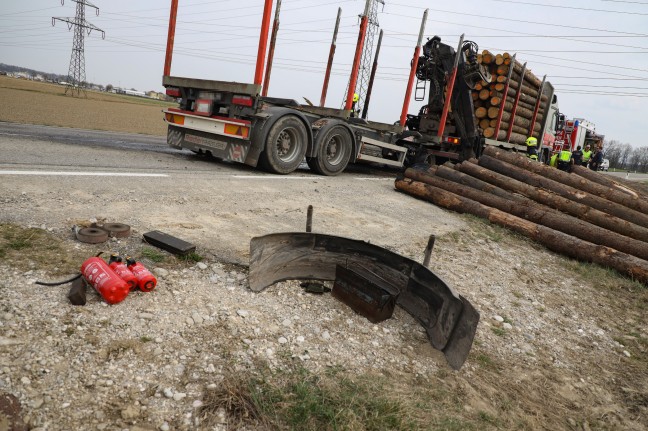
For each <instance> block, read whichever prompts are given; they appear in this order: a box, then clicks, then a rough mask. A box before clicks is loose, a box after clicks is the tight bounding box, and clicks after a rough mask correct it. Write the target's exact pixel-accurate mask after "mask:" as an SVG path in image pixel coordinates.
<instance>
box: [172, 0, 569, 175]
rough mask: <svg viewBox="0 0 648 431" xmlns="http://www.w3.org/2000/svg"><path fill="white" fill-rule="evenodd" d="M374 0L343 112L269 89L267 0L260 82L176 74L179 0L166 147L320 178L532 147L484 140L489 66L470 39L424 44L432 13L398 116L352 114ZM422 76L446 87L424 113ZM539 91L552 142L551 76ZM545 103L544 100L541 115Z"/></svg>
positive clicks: (554, 112)
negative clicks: (301, 170)
mask: <svg viewBox="0 0 648 431" xmlns="http://www.w3.org/2000/svg"><path fill="white" fill-rule="evenodd" d="M369 3H370V0H367V2H366V6H365V13H364V15H362V17H361V25H360V36H359V38H358V41H359V42H358V46H357V47H356V53H355V58H354V62H353V67H352V72H351V78H350V85H349V91H348V99H347V103H346V106H345V109H333V108H326V107H318V106H312V105H302V104H299V103H297V102H296V101H294V100H292V99H288V98H277V97H265V96H263V95H262V83H263V70H264V63H265V52H266V49H267V40H268V33H269V22H270V14H271V10H272V0H265V10H264V15H263V22H262V26H261V36H260V41H259V51H258V55H257V65H256V73H255V79H254V83H238V82H224V81H213V80H205V79H193V78H183V77H175V76H170V69H171V59H172V54H173V41H174V34H175V21H176V15H177V5H178V0H172V5H171V17H170V22H169V37H168V41H167V56H166V60H165V68H164V76H163V81H162V83H163V85H164V87H165V88H166V93H167V95H169V96H172V97H174V98H177V100H178V101H179V106H178V107H177V108H169V109H166V110H164V115H165V121H166V122H167V123H168V134H167V141H168V143H169V145H170V146H172V147H174V148H186V149H189V150H192V151H194V152H196V153H207V154H210V155H212V156H214V157H216V158H220V159H224V160H230V161H235V162H241V163H245V164H247V165H250V166H261V167H263V168H264V169H266V170H268V171H270V172H273V173H277V174H288V173H290V172H293V171H294V170H295V169H297V168H298V166H299V165H300V164H301V163H302V161H303V160H304V158H305V159H306V161H307V163H308V166H309V167H310V168H311V169H312V170H313V171H315V172H317V173H318V174H322V175H336V174H339V173H340V172H342V171H344V169H345V168H346V167H347V165H348V164H349V163H356V162H361V161H367V162H375V163H380V164H383V165H389V166H395V167H403V166H407V165H409V164H414V163H417V162H427V163H441V162H443V161H445V160H457V161H459V160H465V159H467V158H470V157H474V156H479V155H480V154H481V151H482V149H483V148H484V145H495V146H498V147H503V148H509V149H514V150H518V151H525V150H526V148H525V147H524V146H521V145H516V144H513V143H511V142H510V141H509V140H508V137H506V138H505V139H501V138H500V139H486V138H484V136H483V133H482V130H481V129H480V128H479V126H478V122H477V119H476V118H475V114H474V107H473V101H472V98H471V94H470V93H471V91H472V88H474V85H475V83H476V82H478V81H480V80H485V79H488V78H489V77H488V76H487V75H488V73H487V71H485V70H484V69H483V67H482V66H481V65H480V64H477V62H476V61H475V58H476V50H477V46H476V44H474V43H473V42H469V41H465V42H464V40H463V36H462V37H461V41H460V42H459V45H458V47H457V49H456V50H455V49H454V48H453V47H451V46H449V45H446V44H443V43H441V39H440V38H438V37H434V38H432V39H431V40H429V41H428V42H427V43H426V44H425V45H424V46H422V45H421V42H422V39H423V33H424V29H425V22H426V21H427V10H426V11H425V13H424V16H423V21H422V24H421V29H420V33H419V39H418V43H417V45H416V47H415V50H414V56H413V59H412V64H411V71H410V76H409V81H408V86H407V89H406V92H405V99H404V103H403V109H402V114H401V118H400V121H399V122H397V123H395V124H384V123H377V122H372V121H367V120H364V119H361V118H355V117H354V116H352V115H351V113H352V110H351V106H352V101H351V98H352V95H353V93H354V91H353V89H354V88H355V82H356V79H357V74H358V67H359V58H360V53H361V51H362V41H363V40H364V36H365V32H366V27H367V11H368V8H369ZM421 49H423V53H422V55H421ZM415 77H416V78H417V79H418V80H419V81H428V82H434V85H435V86H436V87H435V88H445V89H446V91H445V92H444V91H440V92H434V93H433V92H432V91H430V94H429V98H428V100H427V102H428V103H427V104H426V105H425V106H424V107H423V108H422V109H421V111H420V112H419V114H417V115H408V114H407V110H408V107H409V102H410V99H411V95H412V87H413V85H414V78H415ZM520 88H522V86H521V85H520ZM540 93H541V94H542V95H544V96H546V97H544V96H543V97H544V100H549V102H548V103H546V104H545V107H544V109H543V110H542V111H541V114H542V119H543V120H542V121H541V136H543V137H544V139H543V140H542V141H543V142H546V145H552V144H553V137H554V136H555V129H556V127H555V126H556V119H557V115H558V110H557V99H556V97H555V94H554V92H553V87H552V86H551V84H549V83H548V82H547V83H545V85H543V87H542V89H541V91H540ZM445 94H449V95H450V97H446V96H445ZM539 109H540V96H538V103H537V105H536V114H537V112H538V110H539ZM511 122H512V121H511ZM498 127H499V126H498ZM509 135H510V131H509Z"/></svg>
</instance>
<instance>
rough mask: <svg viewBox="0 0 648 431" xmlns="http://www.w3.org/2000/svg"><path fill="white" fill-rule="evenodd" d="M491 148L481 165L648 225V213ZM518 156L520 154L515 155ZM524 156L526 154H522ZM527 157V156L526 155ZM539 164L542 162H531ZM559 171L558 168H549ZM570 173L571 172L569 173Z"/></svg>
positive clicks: (482, 159)
mask: <svg viewBox="0 0 648 431" xmlns="http://www.w3.org/2000/svg"><path fill="white" fill-rule="evenodd" d="M489 149H491V148H487V149H485V150H484V153H483V154H482V155H481V157H480V158H479V166H482V167H485V168H487V169H490V170H492V171H495V172H498V173H500V174H503V175H506V176H507V177H511V178H514V179H516V180H518V181H521V182H523V183H526V184H529V185H530V186H533V187H539V188H543V189H545V190H550V191H552V192H554V193H557V194H559V195H560V196H562V197H565V198H567V199H571V200H573V201H574V202H579V203H582V204H584V205H587V206H590V207H592V208H596V209H597V210H599V211H603V212H605V213H608V214H610V215H613V216H616V217H619V218H621V219H623V220H626V221H629V222H630V223H634V224H637V225H639V226H643V227H648V215H646V214H643V213H640V212H638V211H635V210H633V209H630V208H628V207H625V206H623V205H619V204H617V203H615V202H612V201H609V200H607V199H605V198H602V197H600V196H596V195H593V194H591V193H587V192H584V191H582V190H579V189H577V188H574V187H572V186H569V185H567V184H563V183H562V182H560V181H556V180H554V179H551V178H549V177H545V176H543V175H541V174H537V173H534V172H532V171H530V170H526V169H523V168H520V167H519V166H516V165H513V164H511V163H507V162H506V161H505V160H504V159H503V158H496V157H492V156H491V155H492V154H493V153H496V154H497V153H501V152H502V151H498V152H493V151H487V150H489ZM515 156H516V157H517V156H518V155H515ZM520 157H524V156H520ZM525 158H526V157H525ZM531 163H535V164H538V165H541V163H538V162H531ZM547 168H548V169H552V170H555V171H557V170H558V169H556V168H549V167H547ZM567 175H569V174H567Z"/></svg>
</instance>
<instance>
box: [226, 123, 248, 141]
mask: <svg viewBox="0 0 648 431" xmlns="http://www.w3.org/2000/svg"><path fill="white" fill-rule="evenodd" d="M225 133H227V134H228V135H236V136H240V137H242V138H247V137H248V136H249V135H250V128H249V127H247V126H238V125H236V124H226V125H225Z"/></svg>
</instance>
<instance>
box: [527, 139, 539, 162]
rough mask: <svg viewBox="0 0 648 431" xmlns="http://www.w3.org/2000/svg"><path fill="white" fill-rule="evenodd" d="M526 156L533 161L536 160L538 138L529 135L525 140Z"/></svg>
mask: <svg viewBox="0 0 648 431" xmlns="http://www.w3.org/2000/svg"><path fill="white" fill-rule="evenodd" d="M526 145H527V157H528V158H529V159H531V160H533V161H535V162H537V161H538V140H537V139H536V138H534V137H533V136H529V137H528V138H527V140H526Z"/></svg>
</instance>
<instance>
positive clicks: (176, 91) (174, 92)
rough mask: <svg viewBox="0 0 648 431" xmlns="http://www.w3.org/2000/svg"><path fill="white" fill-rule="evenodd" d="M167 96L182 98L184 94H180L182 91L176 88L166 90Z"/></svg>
mask: <svg viewBox="0 0 648 431" xmlns="http://www.w3.org/2000/svg"><path fill="white" fill-rule="evenodd" d="M166 95H167V96H171V97H181V96H182V94H181V93H180V89H179V88H175V87H169V88H167V89H166Z"/></svg>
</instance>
